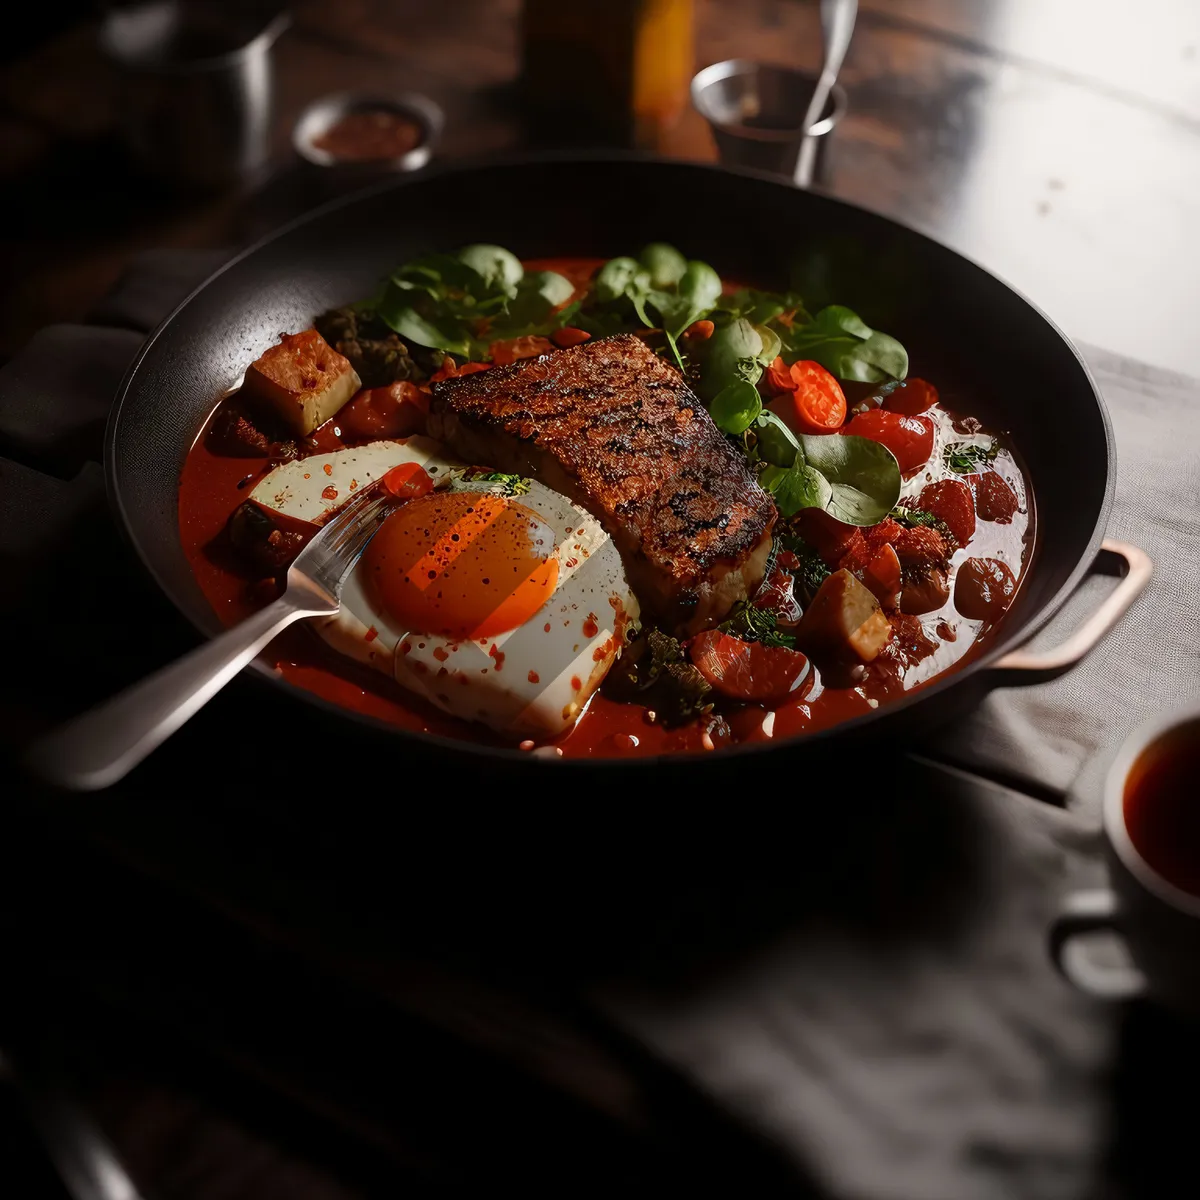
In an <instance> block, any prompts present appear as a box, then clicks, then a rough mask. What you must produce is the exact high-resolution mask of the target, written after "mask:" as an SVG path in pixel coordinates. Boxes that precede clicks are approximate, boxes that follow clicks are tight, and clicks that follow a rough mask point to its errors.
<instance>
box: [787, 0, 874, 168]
mask: <svg viewBox="0 0 1200 1200" xmlns="http://www.w3.org/2000/svg"><path fill="white" fill-rule="evenodd" d="M857 17H858V0H821V32H822V35H823V36H824V39H825V59H824V61H823V62H822V64H821V75H820V78H819V79H818V80H817V86H816V87H815V88H813V94H812V99H811V100H809V102H808V110H807V111H806V112H805V114H804V123H803V125H802V126H801V128H802V129H803V130H804V133H803V135H802V137H803V140H802V141H801V143H800V157H799V158H798V159H797V161H796V175H795V184H796V186H797V187H802V188H806V187H809V186H810V185H811V184H812V179H813V169H814V167H815V166H816V161H817V139H816V138H814V137H813V136H812V135H811V134H810V133H809V132H808V131H809V130H810V129H812V127H813V126H814V125H816V124H817V123H818V122H819V121H820V120H821V117H822V116H823V115H824V112H825V105H826V104H828V103H829V93H830V92H831V91H832V90H833V85H834V84H835V83H836V82H837V77H838V73H839V72H840V71H841V69H842V63H843V62H845V60H846V51H847V50H848V49H849V48H850V39H851V37H853V36H854V22H855V19H856V18H857Z"/></svg>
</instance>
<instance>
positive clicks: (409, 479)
mask: <svg viewBox="0 0 1200 1200" xmlns="http://www.w3.org/2000/svg"><path fill="white" fill-rule="evenodd" d="M383 486H384V488H385V489H386V490H387V491H388V492H390V493H391V494H392V495H393V496H395V497H396V499H397V500H405V501H407V500H417V499H419V498H420V497H421V496H427V495H429V493H430V492H432V491H433V479H432V478H430V475H429V472H428V471H426V470H425V468H424V467H422V466H420V465H419V464H417V463H415V462H403V463H397V464H396V465H395V466H394V467H393V468H392V469H391V470H390V471H388V473H387V474H386V475H384V477H383Z"/></svg>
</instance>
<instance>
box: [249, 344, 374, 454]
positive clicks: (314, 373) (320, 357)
mask: <svg viewBox="0 0 1200 1200" xmlns="http://www.w3.org/2000/svg"><path fill="white" fill-rule="evenodd" d="M360 387H362V383H361V382H360V380H359V378H358V372H356V371H355V370H354V368H353V367H352V366H351V365H350V364H349V362H347V361H346V359H345V358H343V357H342V355H340V354H339V353H338V352H337V351H336V350H334V349H333V348H332V347H331V346H330V345H329V344H328V343H327V342H326V341H325V339H324V338H323V337H322V336H321V335H320V334H319V333H318V332H317V331H316V330H315V329H306V330H305V331H304V332H303V333H285V334H284V335H283V337H282V338H281V339H280V341H279V344H278V345H277V346H272V347H271V348H270V350H268V351H267V352H266V353H265V354H264V355H263V356H262V357H261V358H260V359H258V360H257V361H256V362H254V363H253V364H251V366H250V369H249V370H248V371H247V372H246V383H245V388H244V391H245V394H246V395H247V396H250V397H252V398H253V399H254V400H255V401H257V402H258V403H259V404H260V405H261V406H262V407H264V408H266V409H268V410H269V411H270V412H272V413H273V414H274V415H275V416H276V417H278V418H279V420H280V421H281V422H282V423H283V424H284V425H285V426H286V427H287V429H288V430H289V431H290V432H292V433H294V434H296V435H297V436H299V437H304V436H306V435H307V434H310V433H312V431H313V430H314V429H316V427H317V426H318V425H321V424H324V422H326V421H328V420H329V418H330V417H332V416H334V415H335V414H336V413H337V412H338V410H339V409H340V408H341V407H342V405H343V404H345V403H346V402H347V401H348V400H349V399H350V397H351V396H353V395H354V393H355V392H357V391H358V389H359V388H360Z"/></svg>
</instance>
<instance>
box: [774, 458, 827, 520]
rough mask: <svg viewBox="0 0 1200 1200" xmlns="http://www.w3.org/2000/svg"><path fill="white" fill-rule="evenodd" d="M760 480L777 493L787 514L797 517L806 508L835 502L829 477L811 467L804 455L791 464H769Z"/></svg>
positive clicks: (783, 514)
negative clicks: (788, 465)
mask: <svg viewBox="0 0 1200 1200" xmlns="http://www.w3.org/2000/svg"><path fill="white" fill-rule="evenodd" d="M758 481H759V483H760V484H761V485H762V486H763V487H764V488H766V490H767V491H768V492H770V493H771V495H773V496H774V497H775V504H776V507H777V508H778V509H779V512H780V515H781V516H783V517H794V516H795V515H796V513H798V512H799V511H800V510H801V509H802V508H824V509H829V508H830V504H831V502H832V498H833V489H832V488H831V487H830V484H829V481H828V480H827V479H826V478H825V476H824V475H822V474H821V472H820V471H817V470H814V469H813V468H812V467H810V466H809V465H808V464H807V463H806V462H805V461H804V458H803V456H802V455H797V456H796V461H795V462H794V463H792V465H791V466H790V467H773V466H772V467H767V468H766V469H765V470H764V471H763V472H762V474H761V475H760V476H759V477H758ZM830 511H832V510H830Z"/></svg>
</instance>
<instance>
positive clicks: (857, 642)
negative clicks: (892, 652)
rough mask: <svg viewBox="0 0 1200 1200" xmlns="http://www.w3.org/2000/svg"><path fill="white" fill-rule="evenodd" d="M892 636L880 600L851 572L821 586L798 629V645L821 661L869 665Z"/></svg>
mask: <svg viewBox="0 0 1200 1200" xmlns="http://www.w3.org/2000/svg"><path fill="white" fill-rule="evenodd" d="M891 636H892V627H891V624H890V623H889V621H888V619H887V617H885V616H884V615H883V610H882V609H881V608H880V607H879V601H878V600H876V599H875V597H874V596H873V595H872V594H871V592H870V591H869V590H868V589H867V588H866V587H864V586H863V585H862V584H861V583H859V581H858V580H857V579H856V578H855V577H854V576H853V575H851V574H850V572H849V571H835V572H834V573H833V574H832V575H830V576H829V578H828V579H826V580H825V582H824V583H822V584H821V586H820V588H819V589H818V590H817V594H816V595H815V596H814V597H813V601H812V603H811V604H810V605H809V606H808V608H807V609H805V611H804V616H803V617H801V619H800V624H799V625H798V626H796V645H797V646H798V647H799V648H800V649H801V650H803V651H804V652H805V653H806V654H809V655H811V656H812V657H813V658H815V659H817V661H818V662H819V661H820V660H821V659H822V658H824V659H827V660H828V659H832V660H836V661H838V662H849V663H855V662H859V663H869V662H870V661H871V660H872V659H874V658H876V657H877V656H878V654H879V652H880V651H881V650H882V649H883V648H884V646H886V645H887V643H888V638H890V637H891Z"/></svg>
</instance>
